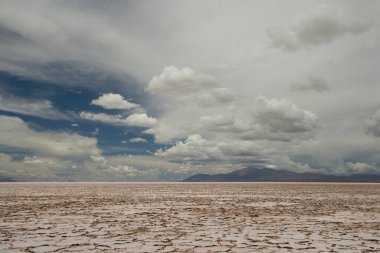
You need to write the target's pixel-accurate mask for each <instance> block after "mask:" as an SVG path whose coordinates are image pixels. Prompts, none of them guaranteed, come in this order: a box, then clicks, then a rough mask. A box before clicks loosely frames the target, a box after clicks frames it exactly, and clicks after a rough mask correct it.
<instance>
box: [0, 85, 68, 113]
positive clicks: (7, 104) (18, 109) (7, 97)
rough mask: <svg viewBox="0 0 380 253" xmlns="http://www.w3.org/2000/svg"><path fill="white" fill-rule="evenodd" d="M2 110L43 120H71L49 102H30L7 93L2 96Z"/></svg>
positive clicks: (0, 98)
mask: <svg viewBox="0 0 380 253" xmlns="http://www.w3.org/2000/svg"><path fill="white" fill-rule="evenodd" d="M2 93H3V92H2ZM0 110H2V111H6V112H13V113H18V114H22V115H30V116H34V117H38V118H43V119H53V120H57V119H61V120H62V119H66V120H68V119H70V118H71V117H70V116H69V115H68V114H65V113H62V112H60V111H58V110H57V109H55V108H54V107H53V105H52V103H51V102H50V101H49V100H30V99H26V98H22V97H17V96H13V95H11V94H6V93H3V94H0Z"/></svg>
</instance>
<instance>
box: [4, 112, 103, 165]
mask: <svg viewBox="0 0 380 253" xmlns="http://www.w3.org/2000/svg"><path fill="white" fill-rule="evenodd" d="M0 145H3V146H5V147H13V148H19V149H22V150H27V151H29V152H31V153H33V154H37V155H45V156H52V157H61V158H62V157H67V158H70V159H74V160H78V159H85V158H86V157H87V158H88V157H89V156H91V155H95V156H99V155H100V150H99V149H98V148H97V140H96V139H93V138H88V137H84V136H80V135H77V134H70V133H63V132H52V131H51V132H37V131H35V130H33V129H31V128H30V127H29V126H28V125H27V124H26V123H25V122H24V121H23V120H21V119H20V118H17V117H9V116H0Z"/></svg>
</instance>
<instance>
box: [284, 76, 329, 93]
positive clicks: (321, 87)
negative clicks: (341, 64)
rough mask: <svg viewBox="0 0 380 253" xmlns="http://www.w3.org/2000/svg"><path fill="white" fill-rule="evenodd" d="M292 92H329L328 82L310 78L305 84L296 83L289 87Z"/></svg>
mask: <svg viewBox="0 0 380 253" xmlns="http://www.w3.org/2000/svg"><path fill="white" fill-rule="evenodd" d="M289 89H290V91H316V92H319V93H322V92H325V91H328V90H329V86H328V85H327V80H326V79H324V78H320V77H315V76H310V77H309V78H308V80H307V81H305V82H296V83H291V84H290V85H289Z"/></svg>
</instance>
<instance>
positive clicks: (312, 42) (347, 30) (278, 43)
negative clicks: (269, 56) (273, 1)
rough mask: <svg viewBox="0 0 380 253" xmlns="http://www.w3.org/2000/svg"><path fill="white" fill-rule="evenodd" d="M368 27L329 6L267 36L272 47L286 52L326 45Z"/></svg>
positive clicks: (317, 9) (319, 8)
mask: <svg viewBox="0 0 380 253" xmlns="http://www.w3.org/2000/svg"><path fill="white" fill-rule="evenodd" d="M368 28H369V25H368V24H366V23H364V22H363V21H360V20H354V19H350V18H346V17H343V16H341V15H340V14H339V13H338V12H337V11H336V10H335V9H333V8H331V7H329V6H321V7H318V8H316V9H314V10H313V11H312V12H311V13H308V14H306V15H303V16H301V17H300V18H298V19H297V20H295V21H294V22H293V23H292V24H291V26H290V28H289V29H283V28H278V27H273V28H270V29H268V36H269V38H270V39H271V43H272V46H273V47H278V48H282V49H284V50H288V51H296V50H299V49H302V48H308V47H313V46H318V45H321V44H327V43H329V42H331V41H333V40H335V39H337V38H339V37H341V36H343V35H345V34H359V33H362V32H364V31H366V30H367V29H368Z"/></svg>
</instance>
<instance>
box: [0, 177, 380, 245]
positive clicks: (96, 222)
mask: <svg viewBox="0 0 380 253" xmlns="http://www.w3.org/2000/svg"><path fill="white" fill-rule="evenodd" d="M0 252H350V253H351V252H380V184H108V183H84V184H83V183H56V184H49V183H15V184H13V183H12V184H8V183H7V184H0Z"/></svg>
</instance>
